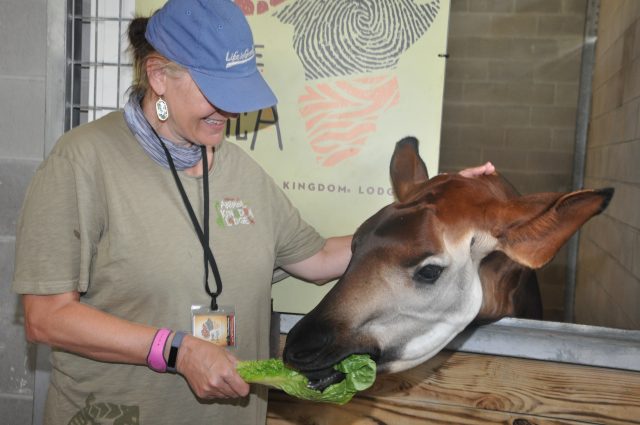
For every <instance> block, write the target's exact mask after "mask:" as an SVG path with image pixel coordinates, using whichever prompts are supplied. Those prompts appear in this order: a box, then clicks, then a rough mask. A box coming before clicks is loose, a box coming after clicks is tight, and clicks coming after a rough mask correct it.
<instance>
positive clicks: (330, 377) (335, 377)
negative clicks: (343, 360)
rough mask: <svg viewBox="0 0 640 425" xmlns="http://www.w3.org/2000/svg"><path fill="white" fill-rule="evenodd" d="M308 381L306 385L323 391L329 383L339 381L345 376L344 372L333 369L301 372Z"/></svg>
mask: <svg viewBox="0 0 640 425" xmlns="http://www.w3.org/2000/svg"><path fill="white" fill-rule="evenodd" d="M303 374H304V376H306V377H307V379H308V380H309V383H308V384H307V387H309V388H311V389H312V390H316V391H320V392H322V391H324V390H325V389H326V388H327V387H329V386H330V385H333V384H336V383H338V382H341V381H342V380H344V378H345V374H344V373H342V372H340V371H337V370H335V369H325V370H314V371H309V372H303Z"/></svg>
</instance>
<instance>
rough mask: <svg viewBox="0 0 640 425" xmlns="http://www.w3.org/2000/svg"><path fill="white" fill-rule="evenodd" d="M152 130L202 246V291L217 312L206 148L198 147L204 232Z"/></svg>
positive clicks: (219, 285)
mask: <svg viewBox="0 0 640 425" xmlns="http://www.w3.org/2000/svg"><path fill="white" fill-rule="evenodd" d="M151 129H152V130H153V134H155V135H156V137H157V138H158V141H159V142H160V145H161V146H162V149H164V153H165V155H166V156H167V161H168V162H169V167H170V168H171V174H173V179H174V180H175V181H176V186H178V191H179V192H180V196H182V202H184V206H185V208H186V209H187V212H188V213H189V218H191V222H192V223H193V227H194V228H195V231H196V234H197V235H198V239H199V240H200V244H201V245H202V250H203V251H204V289H205V290H206V291H207V294H209V296H210V297H211V310H213V311H216V310H218V303H217V301H216V300H217V297H218V295H220V293H221V292H222V279H221V278H220V272H219V271H218V265H217V264H216V259H215V258H214V256H213V252H212V251H211V248H210V247H209V163H208V160H207V148H206V147H204V146H200V149H201V151H202V178H203V187H202V194H203V198H204V217H203V219H202V221H203V227H204V231H203V230H202V228H201V227H200V224H199V223H198V219H197V218H196V214H195V213H194V212H193V207H192V206H191V202H189V198H188V197H187V193H186V192H185V191H184V187H183V186H182V182H181V181H180V177H179V176H178V171H177V170H176V166H175V164H174V163H173V159H172V158H171V154H170V153H169V149H167V146H166V145H165V144H164V142H163V141H162V139H160V136H158V133H156V130H155V129H154V128H153V127H151ZM208 265H209V266H211V271H212V272H213V277H214V278H215V279H216V291H215V292H213V291H211V288H209V267H208Z"/></svg>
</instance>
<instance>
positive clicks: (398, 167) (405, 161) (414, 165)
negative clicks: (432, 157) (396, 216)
mask: <svg viewBox="0 0 640 425" xmlns="http://www.w3.org/2000/svg"><path fill="white" fill-rule="evenodd" d="M390 173H391V183H392V184H393V192H394V193H395V195H396V198H397V199H398V201H399V202H406V201H408V200H409V199H411V196H412V195H413V194H414V193H415V191H416V189H417V188H418V187H419V186H420V185H421V184H422V183H424V182H426V181H427V180H429V173H427V166H426V165H424V162H423V161H422V158H420V155H419V153H418V139H416V138H415V137H405V138H404V139H402V140H400V141H399V142H398V143H396V148H395V150H394V151H393V156H392V157H391V166H390Z"/></svg>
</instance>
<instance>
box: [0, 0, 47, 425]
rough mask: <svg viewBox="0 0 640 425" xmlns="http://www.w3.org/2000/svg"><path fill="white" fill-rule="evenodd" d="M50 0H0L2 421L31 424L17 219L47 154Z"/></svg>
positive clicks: (30, 358) (31, 353)
mask: <svg viewBox="0 0 640 425" xmlns="http://www.w3.org/2000/svg"><path fill="white" fill-rule="evenodd" d="M46 13H47V2H46V0H30V1H23V0H2V1H0V40H1V42H0V58H2V59H1V60H0V422H2V423H3V424H5V425H25V424H31V418H32V411H33V408H32V405H33V392H34V376H35V372H34V369H35V347H34V346H31V345H29V344H27V343H26V341H25V338H24V331H23V323H22V322H23V317H22V309H21V308H20V306H19V300H18V297H17V296H16V295H14V294H13V292H12V290H11V279H12V277H13V259H14V245H15V225H16V219H17V216H18V212H19V209H20V206H21V204H22V200H23V197H24V192H25V189H26V187H27V184H28V183H29V181H30V180H31V177H32V175H33V173H34V171H35V169H36V167H37V165H38V164H39V163H40V162H41V161H42V159H43V152H44V128H45V106H44V105H45V69H46V48H47V38H46V31H47V15H46Z"/></svg>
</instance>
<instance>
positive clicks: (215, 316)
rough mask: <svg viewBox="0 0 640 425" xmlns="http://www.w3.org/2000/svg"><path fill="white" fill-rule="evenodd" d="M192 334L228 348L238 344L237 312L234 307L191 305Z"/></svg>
mask: <svg viewBox="0 0 640 425" xmlns="http://www.w3.org/2000/svg"><path fill="white" fill-rule="evenodd" d="M191 334H192V335H193V336H195V337H197V338H200V339H204V340H205V341H209V342H212V343H214V344H216V345H220V346H223V347H228V348H235V346H236V314H235V309H234V308H233V307H219V308H218V310H215V311H213V310H211V309H210V308H209V307H208V306H204V305H193V306H191Z"/></svg>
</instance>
